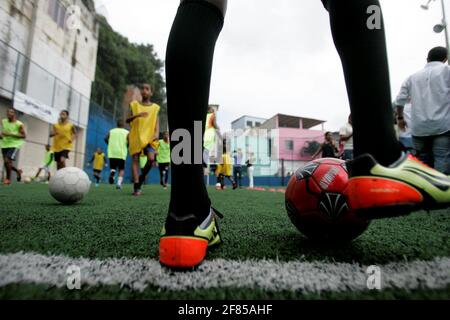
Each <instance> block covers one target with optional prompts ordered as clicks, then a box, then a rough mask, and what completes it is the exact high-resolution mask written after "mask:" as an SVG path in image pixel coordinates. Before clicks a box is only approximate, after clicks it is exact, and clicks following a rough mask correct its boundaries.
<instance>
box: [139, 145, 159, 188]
mask: <svg viewBox="0 0 450 320" xmlns="http://www.w3.org/2000/svg"><path fill="white" fill-rule="evenodd" d="M155 158H156V153H155V151H154V150H153V149H152V150H151V151H148V152H147V163H146V164H145V166H144V168H142V170H141V176H140V177H139V182H140V183H143V182H144V181H145V179H146V178H147V175H148V174H149V172H150V171H151V170H152V167H153V164H154V163H155Z"/></svg>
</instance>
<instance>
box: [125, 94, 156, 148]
mask: <svg viewBox="0 0 450 320" xmlns="http://www.w3.org/2000/svg"><path fill="white" fill-rule="evenodd" d="M130 109H131V114H132V115H133V116H135V115H138V114H139V113H142V112H147V113H148V116H147V117H145V118H142V117H139V118H136V119H134V120H133V121H132V122H131V123H130V127H131V130H130V135H129V140H130V154H131V155H136V154H139V153H141V152H142V150H143V149H144V148H145V147H147V146H148V145H150V146H151V147H152V148H153V149H155V150H158V146H159V139H158V138H156V140H154V139H155V136H156V135H157V133H156V132H155V131H156V125H157V123H156V122H157V120H158V113H159V109H160V106H158V105H157V104H156V103H153V104H152V105H151V106H144V105H142V104H141V103H139V102H138V101H133V102H132V103H131V104H130Z"/></svg>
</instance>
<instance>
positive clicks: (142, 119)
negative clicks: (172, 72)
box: [127, 84, 160, 196]
mask: <svg viewBox="0 0 450 320" xmlns="http://www.w3.org/2000/svg"><path fill="white" fill-rule="evenodd" d="M140 90H141V96H142V102H138V101H133V102H132V103H131V104H130V112H129V115H128V119H127V123H129V124H130V127H131V129H130V135H129V143H130V146H129V149H130V150H129V151H130V154H131V156H132V157H133V180H134V193H133V195H135V196H139V195H141V187H142V184H143V183H144V182H145V180H146V178H147V175H148V173H149V172H150V170H151V168H152V166H153V163H154V162H155V156H156V150H158V145H159V118H158V114H159V110H160V106H159V105H157V104H156V103H152V102H151V101H150V99H151V97H152V96H153V92H152V87H151V86H150V85H149V84H143V85H142V86H141V88H140ZM142 153H144V155H146V156H147V160H148V161H147V164H146V165H145V167H144V168H143V169H142V170H141V174H140V175H139V157H140V155H141V154H142Z"/></svg>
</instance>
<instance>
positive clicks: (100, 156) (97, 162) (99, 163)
mask: <svg viewBox="0 0 450 320" xmlns="http://www.w3.org/2000/svg"><path fill="white" fill-rule="evenodd" d="M105 160H106V155H105V153H104V152H103V151H102V149H100V148H97V151H96V152H95V153H94V156H93V157H92V160H91V163H92V164H93V165H92V167H93V169H94V179H95V186H96V187H98V184H99V183H100V180H101V178H102V171H103V168H104V167H105V166H106V161H105Z"/></svg>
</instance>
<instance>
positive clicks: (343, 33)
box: [323, 0, 401, 166]
mask: <svg viewBox="0 0 450 320" xmlns="http://www.w3.org/2000/svg"><path fill="white" fill-rule="evenodd" d="M323 1H324V3H325V6H326V7H327V8H328V11H329V13H330V21H331V30H332V33H333V39H334V43H335V45H336V48H337V50H338V53H339V55H340V57H341V61H342V66H343V69H344V74H345V80H346V84H347V92H348V97H349V101H350V108H351V111H352V117H353V128H354V136H353V139H354V153H355V156H358V155H361V154H364V153H370V154H371V155H373V156H374V157H375V159H377V161H378V162H379V163H380V164H382V165H385V166H387V165H390V164H392V163H393V162H395V161H396V160H398V159H399V158H400V154H401V149H400V144H399V142H398V141H397V138H396V135H395V131H394V119H393V109H392V100H391V89H390V81H389V66H388V58H387V52H386V39H385V32H384V23H382V26H381V29H374V30H371V29H369V28H368V26H367V21H368V19H369V17H370V16H371V15H370V14H368V13H367V9H368V8H369V6H373V5H375V6H378V7H380V3H379V1H378V0H345V1H342V0H323ZM380 18H381V19H382V17H380Z"/></svg>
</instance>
